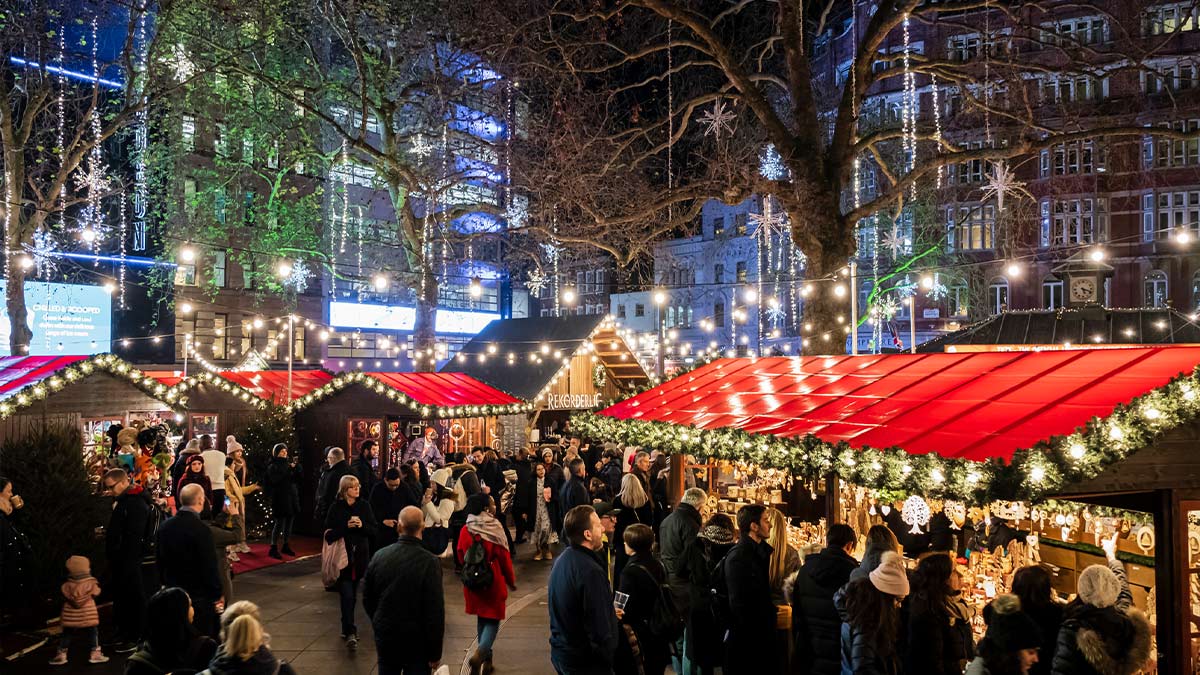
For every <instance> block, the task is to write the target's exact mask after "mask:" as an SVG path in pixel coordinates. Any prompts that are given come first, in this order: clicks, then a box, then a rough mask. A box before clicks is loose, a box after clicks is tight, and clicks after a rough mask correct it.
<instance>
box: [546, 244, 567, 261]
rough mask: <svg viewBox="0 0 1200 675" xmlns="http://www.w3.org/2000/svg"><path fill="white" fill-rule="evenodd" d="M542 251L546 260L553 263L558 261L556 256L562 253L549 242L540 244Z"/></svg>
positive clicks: (560, 248)
mask: <svg viewBox="0 0 1200 675" xmlns="http://www.w3.org/2000/svg"><path fill="white" fill-rule="evenodd" d="M542 251H544V252H545V253H546V260H548V261H550V262H554V261H556V260H558V256H559V254H560V253H561V252H562V247H561V246H559V245H558V244H555V243H553V242H551V243H548V244H542Z"/></svg>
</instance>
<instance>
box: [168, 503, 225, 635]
mask: <svg viewBox="0 0 1200 675" xmlns="http://www.w3.org/2000/svg"><path fill="white" fill-rule="evenodd" d="M179 503H180V508H179V511H177V512H176V513H175V515H174V516H172V517H170V518H168V519H167V520H166V522H164V523H163V524H162V525H160V526H159V528H158V547H157V550H156V551H155V553H156V560H155V562H156V563H157V564H158V578H159V581H161V582H162V585H163V586H167V587H171V586H178V587H179V588H182V589H183V590H185V591H187V594H188V595H189V596H190V597H191V598H192V609H193V610H195V613H196V614H195V618H193V619H192V624H193V625H194V626H195V627H196V630H198V631H200V632H201V633H202V634H204V635H207V636H209V637H211V638H213V639H216V638H217V637H218V631H217V616H218V615H219V614H220V613H221V612H222V611H223V610H224V605H225V598H224V597H222V595H221V577H220V576H219V575H218V573H217V552H216V546H215V545H214V544H213V536H212V532H211V531H210V530H209V529H208V526H207V525H205V524H204V521H202V520H200V511H201V510H202V509H203V508H204V488H202V487H200V486H199V485H197V484H195V483H192V484H190V485H185V486H183V489H182V490H180V492H179Z"/></svg>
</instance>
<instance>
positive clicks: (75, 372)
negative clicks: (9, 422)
mask: <svg viewBox="0 0 1200 675" xmlns="http://www.w3.org/2000/svg"><path fill="white" fill-rule="evenodd" d="M97 372H104V373H108V374H110V375H113V376H116V377H119V378H122V379H125V380H128V381H129V382H131V383H133V384H134V385H136V386H137V387H138V388H139V389H141V390H142V391H144V392H145V393H146V394H147V395H149V396H151V397H153V398H155V399H158V400H159V401H162V402H163V403H166V404H168V405H172V406H174V405H176V404H180V403H182V402H183V400H184V398H183V397H182V396H181V394H180V391H179V389H178V388H176V387H174V386H171V385H168V384H164V383H161V382H157V381H155V380H154V379H153V378H151V377H149V376H148V375H147V374H146V373H143V372H142V371H140V370H138V369H137V368H135V367H133V366H131V365H130V364H128V363H126V362H125V361H123V360H122V359H120V358H118V357H116V356H113V355H112V354H99V355H96V356H80V355H71V356H5V357H0V417H8V416H9V415H11V414H13V413H14V412H17V411H19V410H20V409H22V408H25V407H28V406H30V405H32V404H33V403H34V402H35V401H38V400H41V399H44V398H46V397H47V396H49V395H51V394H53V393H55V392H57V391H60V390H62V389H63V388H64V387H67V386H70V385H72V384H75V383H78V382H81V381H83V380H84V379H85V378H87V377H89V376H90V375H92V374H94V373H97Z"/></svg>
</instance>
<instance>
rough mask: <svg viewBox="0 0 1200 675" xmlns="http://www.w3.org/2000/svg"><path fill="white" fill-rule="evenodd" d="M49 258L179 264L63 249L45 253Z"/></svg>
mask: <svg viewBox="0 0 1200 675" xmlns="http://www.w3.org/2000/svg"><path fill="white" fill-rule="evenodd" d="M46 255H47V256H49V257H51V258H75V259H76V260H86V261H88V262H110V263H117V264H120V263H125V264H126V265H132V266H134V267H155V266H158V267H178V266H179V265H178V264H176V263H173V262H163V261H160V260H155V259H153V258H139V257H137V256H131V255H129V256H125V257H124V258H122V257H120V256H115V255H95V254H92V253H67V252H65V251H53V252H51V253H47V254H46Z"/></svg>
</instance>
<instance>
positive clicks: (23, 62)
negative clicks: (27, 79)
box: [8, 56, 124, 89]
mask: <svg viewBox="0 0 1200 675" xmlns="http://www.w3.org/2000/svg"><path fill="white" fill-rule="evenodd" d="M8 60H9V61H12V62H13V63H14V64H16V65H18V66H25V67H27V68H43V67H44V68H45V69H46V72H48V73H54V74H55V75H61V76H62V77H67V78H71V79H73V80H81V81H83V82H95V83H96V84H101V85H104V86H106V87H110V88H112V89H120V88H122V87H123V86H124V85H123V84H121V83H120V82H115V81H113V80H106V79H104V78H102V77H96V76H95V75H88V74H87V73H81V72H78V71H75V70H67V69H66V68H63V67H61V66H51V65H48V64H47V65H45V66H43V65H42V64H40V63H38V62H37V61H29V60H27V59H22V58H20V57H17V56H10V57H8Z"/></svg>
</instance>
